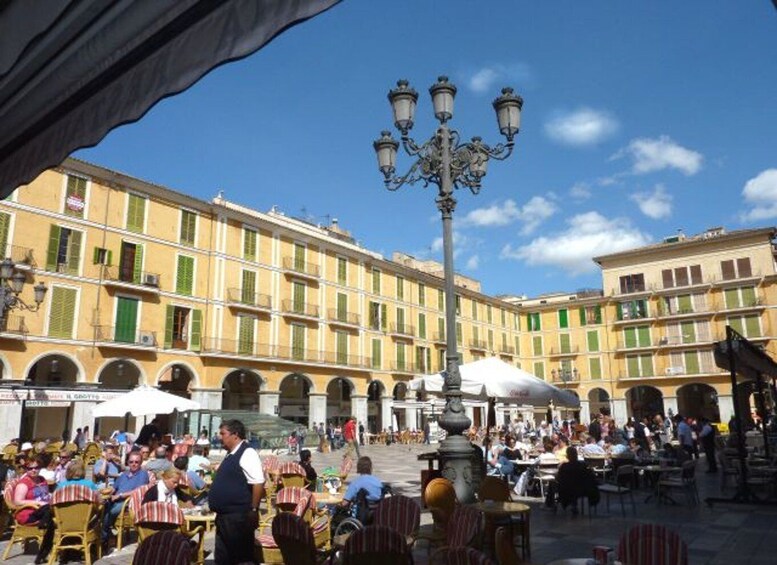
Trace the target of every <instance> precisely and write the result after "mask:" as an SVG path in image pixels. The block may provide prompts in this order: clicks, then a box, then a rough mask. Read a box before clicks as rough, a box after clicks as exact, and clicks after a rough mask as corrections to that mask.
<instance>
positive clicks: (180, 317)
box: [165, 305, 202, 351]
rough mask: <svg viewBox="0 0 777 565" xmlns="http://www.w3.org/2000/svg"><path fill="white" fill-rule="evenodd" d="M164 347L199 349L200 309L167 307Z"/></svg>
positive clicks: (200, 337) (200, 339) (200, 335)
mask: <svg viewBox="0 0 777 565" xmlns="http://www.w3.org/2000/svg"><path fill="white" fill-rule="evenodd" d="M166 318H167V320H166V323H165V348H167V349H170V348H172V349H187V348H189V349H191V350H193V351H199V350H200V348H201V341H202V310H197V309H191V308H184V307H182V306H172V305H169V306H168V307H167V316H166Z"/></svg>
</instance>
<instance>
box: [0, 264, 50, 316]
mask: <svg viewBox="0 0 777 565" xmlns="http://www.w3.org/2000/svg"><path fill="white" fill-rule="evenodd" d="M26 280H27V275H25V274H24V273H23V272H22V271H18V270H17V269H16V264H15V263H14V262H13V260H12V259H11V258H10V257H6V258H5V259H3V260H2V261H0V331H5V329H6V324H7V323H8V312H9V311H11V310H29V311H30V312H36V311H37V310H38V308H40V305H41V304H42V303H43V299H44V298H45V296H46V291H47V290H48V289H47V288H46V285H45V284H43V283H38V284H36V285H35V286H34V287H33V299H34V300H35V304H27V303H26V302H25V301H24V300H22V299H21V297H20V296H19V295H20V294H21V293H22V290H24V283H25V282H26Z"/></svg>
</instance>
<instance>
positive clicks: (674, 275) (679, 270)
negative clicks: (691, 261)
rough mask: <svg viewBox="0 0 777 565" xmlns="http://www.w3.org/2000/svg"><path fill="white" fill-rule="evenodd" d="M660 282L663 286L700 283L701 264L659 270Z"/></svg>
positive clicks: (671, 286) (672, 286) (670, 286)
mask: <svg viewBox="0 0 777 565" xmlns="http://www.w3.org/2000/svg"><path fill="white" fill-rule="evenodd" d="M661 282H662V283H663V285H664V288H674V287H678V286H688V285H692V284H702V282H703V281H702V274H701V265H691V266H690V267H676V268H675V269H663V270H662V271H661Z"/></svg>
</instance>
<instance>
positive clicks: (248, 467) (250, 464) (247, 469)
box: [229, 440, 264, 485]
mask: <svg viewBox="0 0 777 565" xmlns="http://www.w3.org/2000/svg"><path fill="white" fill-rule="evenodd" d="M244 443H245V440H243V441H241V442H240V443H238V444H237V445H236V446H235V448H234V449H233V450H232V451H230V452H229V454H230V455H234V454H235V453H237V450H238V449H240V446H241V445H243V444H244ZM240 468H241V469H242V470H243V474H244V475H245V478H246V480H247V481H248V484H249V485H261V484H264V471H262V460H261V459H259V453H257V451H256V450H255V449H253V448H251V447H247V448H246V450H245V451H244V452H243V455H242V456H241V457H240Z"/></svg>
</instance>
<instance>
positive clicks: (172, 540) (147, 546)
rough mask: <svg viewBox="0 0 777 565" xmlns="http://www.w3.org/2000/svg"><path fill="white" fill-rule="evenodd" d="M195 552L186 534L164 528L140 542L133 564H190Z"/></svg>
mask: <svg viewBox="0 0 777 565" xmlns="http://www.w3.org/2000/svg"><path fill="white" fill-rule="evenodd" d="M192 554H193V547H192V543H191V541H190V540H189V538H187V537H186V536H185V535H183V534H182V533H180V532H176V531H173V530H163V531H161V532H159V533H156V534H154V535H153V536H151V537H150V538H148V539H147V540H146V541H144V542H143V543H141V544H140V546H139V547H138V549H137V551H136V552H135V557H134V558H133V559H132V565H152V564H154V565H155V564H157V563H164V564H165V565H189V564H190V563H191V559H192Z"/></svg>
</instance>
